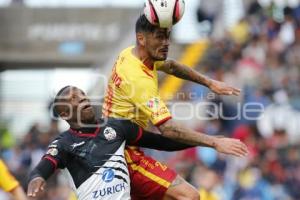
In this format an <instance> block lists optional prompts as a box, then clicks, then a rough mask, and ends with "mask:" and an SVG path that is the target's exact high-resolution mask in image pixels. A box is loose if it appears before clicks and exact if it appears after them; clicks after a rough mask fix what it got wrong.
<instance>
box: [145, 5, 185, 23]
mask: <svg viewBox="0 0 300 200" xmlns="http://www.w3.org/2000/svg"><path fill="white" fill-rule="evenodd" d="M184 9H185V2H184V0H145V7H144V14H145V16H146V18H147V19H148V21H149V22H150V23H151V24H153V25H158V26H159V27H161V28H169V27H171V26H172V25H174V24H176V23H177V22H178V21H179V20H180V19H181V18H182V16H183V13H184Z"/></svg>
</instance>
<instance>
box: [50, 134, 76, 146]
mask: <svg viewBox="0 0 300 200" xmlns="http://www.w3.org/2000/svg"><path fill="white" fill-rule="evenodd" d="M70 140H71V135H70V134H69V130H67V131H64V132H62V133H60V134H59V135H57V136H56V137H55V138H54V139H53V140H52V141H51V143H50V144H49V147H51V146H57V145H62V146H63V145H64V144H66V143H68V142H69V141H70Z"/></svg>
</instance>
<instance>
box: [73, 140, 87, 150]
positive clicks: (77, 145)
mask: <svg viewBox="0 0 300 200" xmlns="http://www.w3.org/2000/svg"><path fill="white" fill-rule="evenodd" d="M84 143H85V142H84V141H82V142H80V143H74V144H72V145H71V147H72V148H73V149H75V148H76V147H79V146H82V145H84Z"/></svg>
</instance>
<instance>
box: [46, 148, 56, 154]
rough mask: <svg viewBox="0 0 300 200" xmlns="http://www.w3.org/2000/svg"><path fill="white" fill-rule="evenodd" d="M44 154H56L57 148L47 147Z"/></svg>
mask: <svg viewBox="0 0 300 200" xmlns="http://www.w3.org/2000/svg"><path fill="white" fill-rule="evenodd" d="M46 154H48V155H51V156H56V155H57V154H58V150H57V148H50V149H48V151H47V152H46Z"/></svg>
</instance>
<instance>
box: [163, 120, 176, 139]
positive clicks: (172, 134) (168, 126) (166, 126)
mask: <svg viewBox="0 0 300 200" xmlns="http://www.w3.org/2000/svg"><path fill="white" fill-rule="evenodd" d="M158 129H159V130H160V132H161V134H162V135H163V136H164V137H167V138H172V139H175V138H177V134H178V133H180V132H179V130H177V127H176V124H175V123H174V121H173V120H172V119H169V120H168V121H166V122H165V123H163V124H161V125H160V126H159V127H158Z"/></svg>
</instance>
